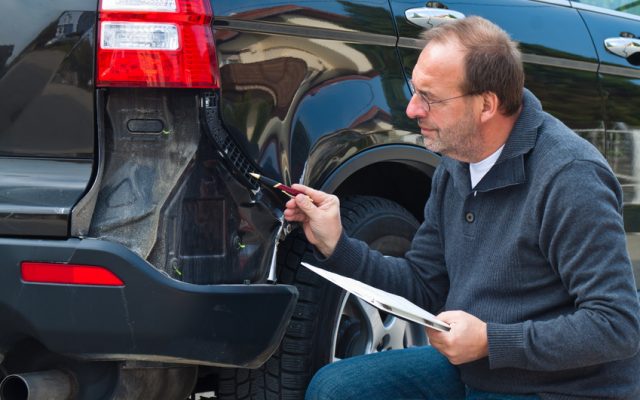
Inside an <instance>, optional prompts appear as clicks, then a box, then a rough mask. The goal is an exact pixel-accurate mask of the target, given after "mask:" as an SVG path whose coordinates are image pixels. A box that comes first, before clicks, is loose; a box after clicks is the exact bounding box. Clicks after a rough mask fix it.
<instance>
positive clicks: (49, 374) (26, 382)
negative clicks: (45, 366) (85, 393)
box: [0, 369, 75, 400]
mask: <svg viewBox="0 0 640 400" xmlns="http://www.w3.org/2000/svg"><path fill="white" fill-rule="evenodd" d="M74 381H75V380H74V379H73V377H72V376H71V375H70V374H68V373H66V372H62V371H60V370H57V369H53V370H49V371H43V372H29V373H25V374H13V375H9V376H7V377H6V378H4V379H3V380H2V383H0V400H70V399H71V398H72V395H73V394H74V392H75V390H74V389H75V384H74Z"/></svg>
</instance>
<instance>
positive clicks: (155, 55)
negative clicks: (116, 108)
mask: <svg viewBox="0 0 640 400" xmlns="http://www.w3.org/2000/svg"><path fill="white" fill-rule="evenodd" d="M212 19H213V13H212V11H211V5H210V3H209V1H207V0H102V1H101V2H100V16H99V28H98V57H97V58H98V61H97V82H96V83H97V86H127V87H130V86H142V87H181V88H217V87H218V81H219V77H218V67H217V61H216V56H215V48H214V42H213V31H212V29H211V21H212Z"/></svg>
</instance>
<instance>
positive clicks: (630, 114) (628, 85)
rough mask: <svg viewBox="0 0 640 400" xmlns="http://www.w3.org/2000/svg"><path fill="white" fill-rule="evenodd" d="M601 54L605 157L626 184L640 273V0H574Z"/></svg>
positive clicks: (628, 224)
mask: <svg viewBox="0 0 640 400" xmlns="http://www.w3.org/2000/svg"><path fill="white" fill-rule="evenodd" d="M572 3H573V7H575V8H576V9H577V10H578V11H579V13H580V14H581V15H582V17H583V18H584V21H585V22H586V24H587V26H588V29H589V31H590V32H591V35H592V37H593V42H594V44H595V47H596V51H597V53H598V58H599V59H600V68H599V79H600V84H601V86H602V91H603V94H604V96H605V110H606V114H605V115H606V117H605V129H606V139H607V140H606V156H607V159H608V161H609V164H610V165H611V167H612V168H613V170H614V171H615V173H616V176H617V177H618V180H619V181H620V183H621V184H622V188H623V193H624V210H623V212H624V222H625V230H626V232H627V246H628V249H629V254H630V255H631V259H632V262H633V265H634V272H635V276H636V282H637V283H638V282H639V279H638V278H640V112H639V111H638V110H640V39H638V38H637V37H638V36H639V35H640V16H639V15H640V2H638V1H634V0H583V1H581V2H577V1H574V2H572Z"/></svg>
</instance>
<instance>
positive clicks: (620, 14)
mask: <svg viewBox="0 0 640 400" xmlns="http://www.w3.org/2000/svg"><path fill="white" fill-rule="evenodd" d="M571 6H572V7H573V8H576V9H578V10H585V11H592V12H595V13H599V14H607V15H611V16H614V17H619V18H626V19H630V20H633V21H640V16H638V15H634V14H629V13H626V12H621V11H614V10H610V9H608V8H603V7H597V6H592V5H590V4H584V3H580V2H578V1H572V2H571Z"/></svg>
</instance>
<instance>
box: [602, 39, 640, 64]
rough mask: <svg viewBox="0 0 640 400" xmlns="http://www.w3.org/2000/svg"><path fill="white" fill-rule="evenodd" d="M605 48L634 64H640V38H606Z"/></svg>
mask: <svg viewBox="0 0 640 400" xmlns="http://www.w3.org/2000/svg"><path fill="white" fill-rule="evenodd" d="M604 48H605V49H607V51H608V52H610V53H612V54H615V55H616V56H619V57H622V58H625V59H626V60H627V61H629V63H630V64H632V65H640V39H636V38H623V37H614V38H608V39H605V40H604Z"/></svg>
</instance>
